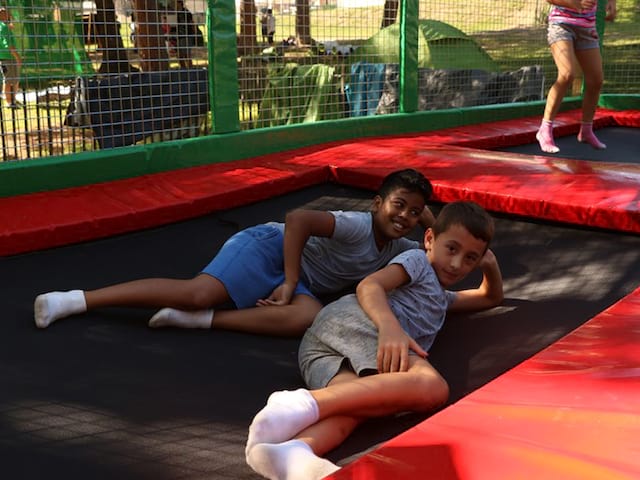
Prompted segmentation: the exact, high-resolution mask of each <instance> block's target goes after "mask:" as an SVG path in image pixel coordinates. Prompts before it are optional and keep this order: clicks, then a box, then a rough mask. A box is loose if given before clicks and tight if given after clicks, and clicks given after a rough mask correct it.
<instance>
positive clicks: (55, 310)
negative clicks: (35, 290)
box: [33, 290, 87, 328]
mask: <svg viewBox="0 0 640 480" xmlns="http://www.w3.org/2000/svg"><path fill="white" fill-rule="evenodd" d="M33 311H34V318H35V321H36V325H37V326H38V328H47V327H48V326H49V325H51V324H52V323H53V322H55V321H56V320H58V319H59V318H64V317H67V316H69V315H73V314H76V313H83V312H86V311H87V302H86V301H85V299H84V292H83V291H82V290H70V291H68V292H50V293H43V294H42V295H38V296H37V297H36V300H35V302H34V304H33Z"/></svg>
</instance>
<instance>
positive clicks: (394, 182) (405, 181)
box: [378, 168, 433, 203]
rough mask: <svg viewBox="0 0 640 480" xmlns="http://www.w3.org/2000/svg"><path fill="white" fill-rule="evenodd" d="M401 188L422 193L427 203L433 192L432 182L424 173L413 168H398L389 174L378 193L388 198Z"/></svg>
mask: <svg viewBox="0 0 640 480" xmlns="http://www.w3.org/2000/svg"><path fill="white" fill-rule="evenodd" d="M399 189H405V190H408V191H409V192H415V193H419V194H421V195H422V197H423V198H424V203H427V202H428V201H429V200H430V199H431V195H432V194H433V186H432V185H431V182H430V181H429V180H428V179H427V178H426V177H425V176H424V175H423V174H422V173H420V172H419V171H417V170H414V169H413V168H406V169H404V170H396V171H395V172H392V173H390V174H389V175H387V176H386V177H385V178H384V180H383V181H382V185H380V188H379V189H378V195H380V196H381V197H382V198H386V197H387V196H388V195H389V194H390V193H391V192H393V191H394V190H399Z"/></svg>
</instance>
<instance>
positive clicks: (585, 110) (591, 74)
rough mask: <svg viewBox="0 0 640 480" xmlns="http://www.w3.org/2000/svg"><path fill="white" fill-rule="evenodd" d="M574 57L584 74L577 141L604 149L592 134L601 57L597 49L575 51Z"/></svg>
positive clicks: (597, 96)
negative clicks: (580, 120)
mask: <svg viewBox="0 0 640 480" xmlns="http://www.w3.org/2000/svg"><path fill="white" fill-rule="evenodd" d="M576 57H577V59H578V62H579V63H580V67H581V68H582V71H583V73H584V91H583V94H582V125H581V127H580V132H579V133H578V141H579V142H584V143H588V144H589V145H591V146H592V147H593V148H596V149H604V148H607V146H606V145H605V144H604V143H602V142H601V141H600V140H598V138H597V137H596V136H595V134H594V133H593V118H594V116H595V113H596V107H597V105H598V100H599V98H600V91H601V89H602V84H603V82H604V73H603V70H602V57H601V55H600V49H599V48H589V49H586V50H578V51H576Z"/></svg>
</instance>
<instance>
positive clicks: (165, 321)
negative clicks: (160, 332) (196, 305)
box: [149, 308, 213, 328]
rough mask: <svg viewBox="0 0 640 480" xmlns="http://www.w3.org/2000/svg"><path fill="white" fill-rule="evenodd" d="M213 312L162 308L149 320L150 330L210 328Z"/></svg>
mask: <svg viewBox="0 0 640 480" xmlns="http://www.w3.org/2000/svg"><path fill="white" fill-rule="evenodd" d="M212 323H213V310H195V311H185V310H176V309H175V308H163V309H162V310H160V311H159V312H157V313H156V314H155V315H154V316H153V317H151V319H150V320H149V326H150V327H151V328H158V327H178V328H211V324H212Z"/></svg>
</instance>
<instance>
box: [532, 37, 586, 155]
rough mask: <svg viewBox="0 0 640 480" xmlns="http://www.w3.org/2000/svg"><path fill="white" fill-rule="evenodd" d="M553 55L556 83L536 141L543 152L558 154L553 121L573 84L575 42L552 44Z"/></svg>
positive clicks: (548, 98) (563, 41) (548, 100)
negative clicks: (556, 72) (554, 139)
mask: <svg viewBox="0 0 640 480" xmlns="http://www.w3.org/2000/svg"><path fill="white" fill-rule="evenodd" d="M550 48H551V55H552V56H553V60H554V62H555V64H556V67H557V69H558V76H557V78H556V81H555V82H554V84H553V85H552V86H551V88H550V89H549V93H548V94H547V103H546V105H545V109H544V115H543V120H542V124H541V125H540V129H539V130H538V133H537V134H536V139H537V140H538V142H539V144H540V148H541V149H542V151H543V152H547V153H557V152H559V151H560V149H559V148H558V147H557V146H556V144H555V142H554V141H553V121H554V119H555V118H556V115H557V114H558V111H559V110H560V106H561V105H562V100H563V98H564V96H565V95H566V93H567V90H568V89H569V87H570V86H571V83H572V82H573V78H574V75H575V65H577V60H576V56H575V52H574V50H573V42H572V41H569V40H559V41H556V42H554V43H552V44H551V47H550Z"/></svg>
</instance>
